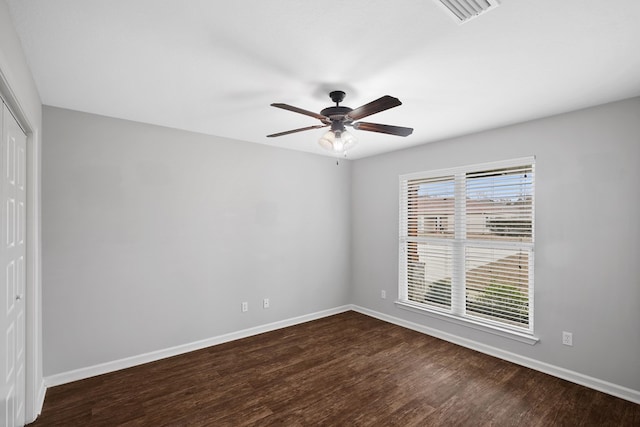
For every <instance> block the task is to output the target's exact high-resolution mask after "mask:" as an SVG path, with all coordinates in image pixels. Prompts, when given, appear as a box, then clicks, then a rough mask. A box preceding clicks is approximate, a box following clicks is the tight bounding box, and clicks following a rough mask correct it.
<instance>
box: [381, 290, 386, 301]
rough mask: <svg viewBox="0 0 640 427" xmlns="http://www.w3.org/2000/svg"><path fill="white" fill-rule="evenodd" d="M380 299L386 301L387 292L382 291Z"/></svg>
mask: <svg viewBox="0 0 640 427" xmlns="http://www.w3.org/2000/svg"><path fill="white" fill-rule="evenodd" d="M380 298H382V299H387V291H385V290H384V289H383V290H381V291H380Z"/></svg>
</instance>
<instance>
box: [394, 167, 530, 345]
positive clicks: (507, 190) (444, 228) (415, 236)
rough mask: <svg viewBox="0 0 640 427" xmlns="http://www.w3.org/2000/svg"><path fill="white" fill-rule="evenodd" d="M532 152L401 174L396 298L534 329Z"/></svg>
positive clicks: (491, 322)
mask: <svg viewBox="0 0 640 427" xmlns="http://www.w3.org/2000/svg"><path fill="white" fill-rule="evenodd" d="M533 214H534V162H533V158H527V159H519V160H516V161H510V162H501V163H494V164H490V165H481V166H475V167H465V168H457V169H452V170H446V171H435V172H426V173H418V174H411V175H404V176H401V177H400V300H401V301H403V302H406V303H410V304H412V305H415V306H417V307H419V308H424V309H426V310H433V311H440V312H444V313H447V314H450V315H454V316H457V317H460V318H463V319H470V320H473V321H474V322H480V323H483V324H487V325H489V326H499V327H507V328H510V329H515V330H517V331H520V332H522V331H527V332H531V333H532V332H533V318H532V314H533V243H534V227H533V225H534V222H533Z"/></svg>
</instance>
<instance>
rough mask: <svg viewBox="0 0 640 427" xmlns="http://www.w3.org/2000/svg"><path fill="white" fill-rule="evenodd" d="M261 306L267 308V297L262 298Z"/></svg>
mask: <svg viewBox="0 0 640 427" xmlns="http://www.w3.org/2000/svg"><path fill="white" fill-rule="evenodd" d="M262 308H269V298H265V299H263V300H262Z"/></svg>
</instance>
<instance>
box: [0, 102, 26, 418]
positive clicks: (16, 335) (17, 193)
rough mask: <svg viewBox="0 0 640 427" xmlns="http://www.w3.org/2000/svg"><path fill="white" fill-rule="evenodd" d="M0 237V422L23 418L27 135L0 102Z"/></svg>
mask: <svg viewBox="0 0 640 427" xmlns="http://www.w3.org/2000/svg"><path fill="white" fill-rule="evenodd" d="M1 127H2V144H1V147H2V149H1V151H2V182H1V183H0V195H1V198H0V201H1V203H2V209H1V210H2V221H1V222H0V224H1V228H2V241H1V242H0V262H1V264H0V266H1V269H0V277H2V284H3V286H2V288H1V289H0V333H2V337H1V338H2V339H1V341H0V342H2V344H1V345H2V347H1V348H0V350H1V351H0V389H1V390H2V395H1V396H2V400H3V402H2V412H3V413H2V414H1V415H2V418H1V419H0V423H2V425H6V426H7V427H11V426H22V425H24V422H25V384H26V380H25V321H26V320H25V282H26V275H25V237H26V236H25V231H26V228H25V221H26V206H25V203H26V182H25V179H26V171H25V169H26V167H25V166H26V143H27V137H26V135H25V134H24V133H23V132H22V129H20V126H18V123H17V122H16V120H15V119H14V118H13V116H12V115H11V113H10V112H9V110H8V109H7V107H6V106H5V105H4V104H2V126H1Z"/></svg>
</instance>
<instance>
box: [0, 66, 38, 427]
mask: <svg viewBox="0 0 640 427" xmlns="http://www.w3.org/2000/svg"><path fill="white" fill-rule="evenodd" d="M0 97H2V100H3V101H4V103H5V104H6V105H7V107H8V108H9V110H10V111H11V113H12V114H13V115H14V117H15V119H16V120H17V122H18V125H19V126H20V127H21V128H22V130H23V131H24V133H25V134H26V135H27V152H26V181H27V188H26V192H27V194H26V204H27V213H26V217H27V218H26V224H25V226H26V242H25V244H26V248H25V249H26V251H25V252H26V253H25V270H26V284H25V311H26V313H25V320H26V325H25V326H26V328H25V352H26V354H25V370H26V385H25V420H26V422H27V423H30V422H32V421H34V420H35V419H36V417H37V416H38V415H39V414H40V412H41V410H42V405H43V403H44V395H45V393H46V386H45V383H44V380H43V373H42V273H41V272H42V264H41V254H42V238H41V227H40V226H41V219H40V216H41V210H40V191H41V178H40V176H41V175H40V174H41V162H40V157H41V135H40V129H38V128H37V123H38V121H36V120H37V119H39V118H36V119H35V120H34V119H33V118H30V117H29V116H28V114H27V113H26V111H25V109H24V108H23V107H22V103H21V102H20V99H19V97H18V96H17V95H16V93H15V92H14V91H13V90H12V88H11V85H10V84H9V81H8V79H7V76H6V75H5V74H4V72H3V70H2V69H1V68H0ZM40 111H42V110H41V109H40Z"/></svg>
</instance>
